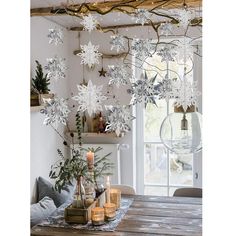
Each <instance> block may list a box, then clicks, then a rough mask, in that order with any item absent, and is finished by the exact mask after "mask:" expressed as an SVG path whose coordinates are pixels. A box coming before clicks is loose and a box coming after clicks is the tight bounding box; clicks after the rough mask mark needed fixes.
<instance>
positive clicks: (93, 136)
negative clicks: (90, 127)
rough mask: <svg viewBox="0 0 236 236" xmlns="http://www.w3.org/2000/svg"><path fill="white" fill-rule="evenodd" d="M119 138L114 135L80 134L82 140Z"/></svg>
mask: <svg viewBox="0 0 236 236" xmlns="http://www.w3.org/2000/svg"><path fill="white" fill-rule="evenodd" d="M101 137H103V138H108V137H110V138H120V137H117V136H116V134H115V133H82V138H101Z"/></svg>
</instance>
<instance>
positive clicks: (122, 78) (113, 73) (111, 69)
mask: <svg viewBox="0 0 236 236" xmlns="http://www.w3.org/2000/svg"><path fill="white" fill-rule="evenodd" d="M106 76H107V77H108V78H110V80H109V82H108V84H109V85H112V84H115V85H116V86H117V88H119V87H120V85H126V84H127V83H128V79H129V77H130V74H129V73H128V71H127V68H126V67H125V66H115V65H109V66H108V71H107V74H106Z"/></svg>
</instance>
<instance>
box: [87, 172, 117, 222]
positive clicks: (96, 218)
mask: <svg viewBox="0 0 236 236" xmlns="http://www.w3.org/2000/svg"><path fill="white" fill-rule="evenodd" d="M120 198H121V192H120V190H118V189H111V187H110V177H109V176H107V177H106V203H105V204H104V205H103V207H95V208H93V209H92V212H91V219H92V223H93V225H102V224H103V223H104V221H105V220H107V221H112V220H115V217H116V210H117V209H118V208H119V207H120Z"/></svg>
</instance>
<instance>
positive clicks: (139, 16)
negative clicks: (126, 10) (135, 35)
mask: <svg viewBox="0 0 236 236" xmlns="http://www.w3.org/2000/svg"><path fill="white" fill-rule="evenodd" d="M150 18H151V13H150V12H149V11H148V10H146V9H136V10H135V15H134V17H133V19H134V20H135V22H136V23H141V25H144V24H145V23H148V22H149V20H150Z"/></svg>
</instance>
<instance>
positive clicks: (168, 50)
mask: <svg viewBox="0 0 236 236" xmlns="http://www.w3.org/2000/svg"><path fill="white" fill-rule="evenodd" d="M174 48H175V47H174V46H172V45H170V44H166V45H165V46H163V47H162V48H161V49H160V50H159V51H158V52H157V55H159V56H160V57H161V58H162V59H161V61H162V62H163V61H164V62H169V61H174V60H175V59H174V57H175V55H176V52H175V51H174Z"/></svg>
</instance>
